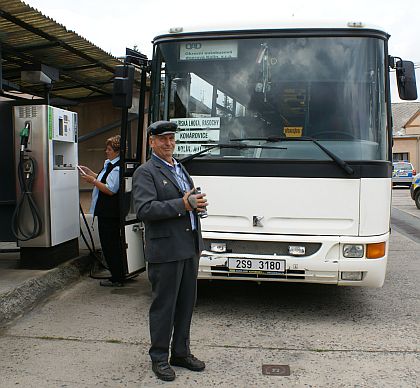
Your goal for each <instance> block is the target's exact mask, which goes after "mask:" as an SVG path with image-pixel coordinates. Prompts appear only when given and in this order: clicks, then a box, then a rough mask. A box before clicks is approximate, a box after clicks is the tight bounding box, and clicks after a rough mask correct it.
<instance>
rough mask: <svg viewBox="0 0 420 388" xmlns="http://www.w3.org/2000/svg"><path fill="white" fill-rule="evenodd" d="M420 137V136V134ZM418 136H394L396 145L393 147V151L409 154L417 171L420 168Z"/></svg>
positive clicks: (419, 142) (419, 141)
mask: <svg viewBox="0 0 420 388" xmlns="http://www.w3.org/2000/svg"><path fill="white" fill-rule="evenodd" d="M419 137H420V136H419ZM419 137H417V138H415V137H414V138H398V137H394V146H393V147H392V153H403V152H407V153H408V154H409V160H408V161H409V162H411V163H412V164H413V167H414V168H415V169H416V171H419V169H420V160H419V157H420V139H419Z"/></svg>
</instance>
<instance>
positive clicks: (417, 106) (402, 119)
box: [391, 102, 420, 136]
mask: <svg viewBox="0 0 420 388" xmlns="http://www.w3.org/2000/svg"><path fill="white" fill-rule="evenodd" d="M391 105H392V121H393V127H392V132H393V134H394V136H401V135H405V129H404V126H405V125H406V124H407V122H408V121H409V120H410V119H411V118H412V117H413V116H414V115H415V114H416V113H417V112H418V111H419V110H420V102H398V103H393V104H391Z"/></svg>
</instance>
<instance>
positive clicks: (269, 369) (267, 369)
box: [262, 364, 290, 376]
mask: <svg viewBox="0 0 420 388" xmlns="http://www.w3.org/2000/svg"><path fill="white" fill-rule="evenodd" d="M262 374H263V375H268V376H290V367H289V365H264V364H263V366H262Z"/></svg>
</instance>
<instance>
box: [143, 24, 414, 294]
mask: <svg viewBox="0 0 420 388" xmlns="http://www.w3.org/2000/svg"><path fill="white" fill-rule="evenodd" d="M388 38H389V35H388V34H387V33H385V32H383V31H381V30H379V29H375V28H366V27H364V26H362V25H361V24H359V23H354V24H349V25H343V26H337V27H335V28H331V27H330V28H308V27H305V28H297V27H293V28H278V27H266V28H263V29H261V28H260V29H251V28H249V29H245V28H238V29H231V30H215V31H209V30H206V31H184V30H183V29H182V28H177V29H173V30H172V31H171V32H170V33H167V34H163V35H160V36H157V37H156V38H155V39H154V42H153V43H154V52H153V61H152V81H151V82H152V84H151V91H152V92H151V96H152V97H151V104H150V109H151V120H152V121H156V120H171V121H175V122H177V123H178V126H179V132H178V133H177V135H176V136H177V146H176V147H177V148H176V156H177V158H178V159H180V160H183V159H185V158H187V159H185V166H186V168H187V169H188V171H189V172H190V174H191V175H192V176H193V178H194V180H195V183H196V185H197V186H201V189H202V191H203V192H205V193H206V194H207V198H208V201H209V203H210V206H209V208H208V217H207V218H205V219H203V220H202V226H203V238H204V242H205V251H203V252H202V256H201V258H200V267H199V278H205V279H224V280H248V281H259V282H260V281H281V282H306V283H325V284H336V285H340V286H369V287H381V286H382V284H383V282H384V277H385V272H386V264H387V255H388V250H389V245H388V242H389V235H390V208H391V186H392V184H391V176H392V163H391V156H392V152H391V148H392V125H391V116H390V114H391V107H390V90H389V68H390V67H393V66H394V65H396V66H397V75H398V79H399V81H400V82H399V91H400V96H401V98H404V99H416V98H417V96H414V94H415V93H416V87H415V83H414V82H415V79H414V78H413V77H414V67H413V66H412V65H413V64H412V62H408V61H402V60H401V59H399V60H398V61H395V59H394V58H393V57H389V56H388ZM404 82H405V83H404ZM413 85H414V86H413Z"/></svg>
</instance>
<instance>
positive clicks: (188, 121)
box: [170, 117, 220, 129]
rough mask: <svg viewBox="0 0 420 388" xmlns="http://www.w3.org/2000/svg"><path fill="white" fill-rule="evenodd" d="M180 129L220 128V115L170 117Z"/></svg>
mask: <svg viewBox="0 0 420 388" xmlns="http://www.w3.org/2000/svg"><path fill="white" fill-rule="evenodd" d="M170 121H171V122H173V123H176V124H178V128H179V129H199V128H220V117H195V118H179V119H170Z"/></svg>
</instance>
